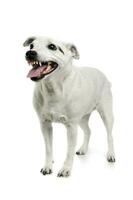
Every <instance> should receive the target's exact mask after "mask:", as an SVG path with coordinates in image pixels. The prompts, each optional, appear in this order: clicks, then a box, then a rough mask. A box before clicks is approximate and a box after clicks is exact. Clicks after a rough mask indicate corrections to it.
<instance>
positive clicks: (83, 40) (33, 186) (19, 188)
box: [0, 0, 133, 200]
mask: <svg viewBox="0 0 133 200" xmlns="http://www.w3.org/2000/svg"><path fill="white" fill-rule="evenodd" d="M0 4H1V5H0V35H1V36H0V52H1V57H0V63H1V66H0V129H1V130H0V199H2V200H7V199H14V200H18V199H19V200H24V199H29V200H30V199H32V200H36V199H38V200H42V199H50V200H53V199H58V200H60V199H64V200H66V199H77V200H78V199H91V200H97V199H102V200H105V199H108V200H112V199H126V200H130V199H133V194H132V191H131V190H132V179H133V144H132V143H133V116H132V111H133V95H132V94H133V5H132V1H130V0H112V1H109V0H67V1H63V0H55V1H54V0H53V1H52V0H42V1H41V0H38V1H33V0H29V1H28V0H23V1H17V0H16V1H15V0H12V1H7V0H4V1H1V3H0ZM31 35H42V36H43V35H44V36H50V37H53V38H56V39H58V40H63V41H68V42H73V43H74V44H75V45H76V46H77V48H78V50H79V52H80V60H79V61H76V62H75V64H77V65H87V66H92V67H96V68H98V69H100V70H101V71H103V72H104V73H105V74H106V76H107V77H108V79H109V80H110V81H111V82H112V91H113V97H114V115H115V125H114V130H113V136H114V141H115V152H116V163H115V165H113V166H111V165H109V164H108V163H107V162H106V159H105V155H106V151H107V145H106V132H105V129H104V126H103V123H102V120H101V119H100V117H99V115H98V114H97V113H95V112H94V113H93V115H92V117H91V119H90V127H91V130H92V137H91V140H90V148H89V151H88V154H87V155H86V156H82V157H81V158H79V157H77V156H75V162H74V167H73V173H72V176H71V177H70V178H64V179H63V178H57V177H56V175H57V172H58V170H59V169H60V168H61V165H62V163H63V161H64V158H65V152H66V132H65V128H64V127H63V126H62V125H59V124H54V157H55V158H54V160H55V163H54V173H53V174H52V175H50V176H46V177H45V176H42V175H41V174H40V172H39V171H40V169H41V167H42V166H43V162H44V152H45V148H44V143H43V137H42V134H41V131H40V127H39V123H38V119H37V116H36V113H35V111H34V109H33V107H32V92H33V87H34V83H33V82H31V81H30V80H28V79H27V78H26V74H27V72H28V70H29V67H28V66H27V63H26V61H25V59H24V54H25V49H24V48H23V46H22V43H23V42H24V40H25V39H26V38H27V37H29V36H31ZM88 95H89V94H88ZM81 142H82V132H81V130H79V137H78V145H77V148H79V145H80V144H81Z"/></svg>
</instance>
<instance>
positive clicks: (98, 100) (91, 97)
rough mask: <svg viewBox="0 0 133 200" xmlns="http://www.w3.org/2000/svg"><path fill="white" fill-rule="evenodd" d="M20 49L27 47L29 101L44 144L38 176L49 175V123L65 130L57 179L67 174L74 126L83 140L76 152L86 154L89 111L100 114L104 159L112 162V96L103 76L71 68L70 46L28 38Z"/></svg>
mask: <svg viewBox="0 0 133 200" xmlns="http://www.w3.org/2000/svg"><path fill="white" fill-rule="evenodd" d="M24 46H30V50H29V51H27V52H26V55H25V57H26V60H27V61H28V63H29V64H31V65H32V69H31V70H30V71H29V73H28V75H27V76H28V77H30V78H31V80H33V81H36V85H35V91H34V99H33V102H34V107H35V110H36V112H37V114H38V117H39V120H40V124H41V129H42V133H43V136H44V139H45V144H46V145H45V146H46V160H45V165H44V167H43V168H42V169H41V172H42V174H43V175H46V174H51V173H52V165H53V148H52V134H53V133H52V132H53V131H52V122H60V123H63V124H64V125H65V127H66V129H67V140H68V147H67V148H68V150H67V156H66V159H65V162H64V165H63V167H62V168H61V170H60V171H59V173H58V176H59V177H66V176H69V175H70V173H71V169H72V165H73V159H74V154H75V146H76V138H77V126H78V125H79V126H80V127H81V128H82V130H83V131H84V141H83V144H82V146H81V148H80V149H79V150H78V151H77V152H76V153H77V154H78V155H84V154H86V152H87V148H88V143H89V139H90V128H89V126H88V121H89V117H90V115H91V113H92V111H93V110H97V111H98V112H99V113H100V116H101V118H102V120H103V122H104V124H105V127H106V130H107V140H108V152H107V160H108V161H109V162H115V156H114V147H113V138H112V127H113V113H112V94H111V90H110V83H109V82H108V80H107V79H106V77H105V76H104V74H103V73H101V72H100V71H98V70H97V69H93V68H88V67H81V68H80V67H75V66H73V65H72V60H73V58H75V59H78V58H79V54H78V51H77V49H76V47H75V46H74V45H73V44H66V43H61V42H57V41H55V40H52V39H49V38H44V37H30V38H28V39H27V40H26V41H25V42H24Z"/></svg>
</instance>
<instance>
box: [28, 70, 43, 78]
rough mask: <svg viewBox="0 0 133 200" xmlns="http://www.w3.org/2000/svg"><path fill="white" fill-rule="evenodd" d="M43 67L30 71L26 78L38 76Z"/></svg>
mask: <svg viewBox="0 0 133 200" xmlns="http://www.w3.org/2000/svg"><path fill="white" fill-rule="evenodd" d="M44 69H45V67H38V68H37V69H31V70H30V71H29V73H28V74H27V77H28V78H32V77H37V76H40V75H41V73H42V72H43V71H44Z"/></svg>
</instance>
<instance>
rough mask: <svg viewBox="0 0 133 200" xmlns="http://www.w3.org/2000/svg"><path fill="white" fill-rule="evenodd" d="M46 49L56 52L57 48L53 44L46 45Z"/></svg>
mask: <svg viewBox="0 0 133 200" xmlns="http://www.w3.org/2000/svg"><path fill="white" fill-rule="evenodd" d="M48 48H49V49H50V50H54V51H55V50H57V47H56V46H55V45H54V44H49V45H48Z"/></svg>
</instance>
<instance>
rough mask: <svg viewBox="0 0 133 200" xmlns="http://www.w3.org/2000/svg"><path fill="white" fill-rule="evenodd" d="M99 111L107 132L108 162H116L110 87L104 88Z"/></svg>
mask: <svg viewBox="0 0 133 200" xmlns="http://www.w3.org/2000/svg"><path fill="white" fill-rule="evenodd" d="M97 111H98V112H99V114H100V116H101V118H102V120H103V122H104V125H105V127H106V131H107V142H108V152H107V160H108V162H115V154H114V145H113V136H112V128H113V123H114V118H113V111H112V93H111V91H110V88H109V87H108V86H107V87H106V88H104V91H103V93H102V97H101V100H100V102H99V104H98V106H97Z"/></svg>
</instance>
